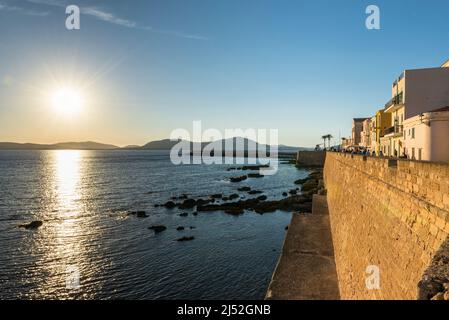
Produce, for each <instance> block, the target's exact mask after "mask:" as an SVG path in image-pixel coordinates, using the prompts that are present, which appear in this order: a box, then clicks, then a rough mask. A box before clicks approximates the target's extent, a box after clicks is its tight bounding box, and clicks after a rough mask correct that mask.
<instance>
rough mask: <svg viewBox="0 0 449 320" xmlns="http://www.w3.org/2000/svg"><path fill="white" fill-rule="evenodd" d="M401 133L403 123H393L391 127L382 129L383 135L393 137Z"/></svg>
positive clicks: (402, 131)
mask: <svg viewBox="0 0 449 320" xmlns="http://www.w3.org/2000/svg"><path fill="white" fill-rule="evenodd" d="M403 133H404V126H403V125H399V124H397V125H394V126H393V127H389V128H386V129H385V130H384V135H385V136H387V135H392V136H394V137H397V136H402V135H403Z"/></svg>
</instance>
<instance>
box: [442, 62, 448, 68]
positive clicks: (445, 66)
mask: <svg viewBox="0 0 449 320" xmlns="http://www.w3.org/2000/svg"><path fill="white" fill-rule="evenodd" d="M441 68H449V60H447V61H446V62H445V63H443V64H442V65H441Z"/></svg>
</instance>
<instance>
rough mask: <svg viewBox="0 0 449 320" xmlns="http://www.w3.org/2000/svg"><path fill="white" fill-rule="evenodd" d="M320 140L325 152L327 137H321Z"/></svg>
mask: <svg viewBox="0 0 449 320" xmlns="http://www.w3.org/2000/svg"><path fill="white" fill-rule="evenodd" d="M321 139H323V142H324V144H323V148H324V150H326V139H327V135H324V136H322V137H321Z"/></svg>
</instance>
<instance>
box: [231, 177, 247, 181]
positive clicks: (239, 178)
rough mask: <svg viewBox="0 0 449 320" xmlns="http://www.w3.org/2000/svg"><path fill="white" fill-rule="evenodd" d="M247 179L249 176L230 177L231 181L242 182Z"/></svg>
mask: <svg viewBox="0 0 449 320" xmlns="http://www.w3.org/2000/svg"><path fill="white" fill-rule="evenodd" d="M246 179H248V176H240V177H233V178H230V181H231V182H241V181H244V180H246Z"/></svg>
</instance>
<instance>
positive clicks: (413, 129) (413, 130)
mask: <svg viewBox="0 0 449 320" xmlns="http://www.w3.org/2000/svg"><path fill="white" fill-rule="evenodd" d="M412 139H415V128H412Z"/></svg>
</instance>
